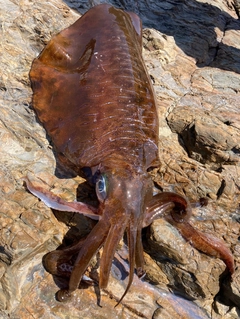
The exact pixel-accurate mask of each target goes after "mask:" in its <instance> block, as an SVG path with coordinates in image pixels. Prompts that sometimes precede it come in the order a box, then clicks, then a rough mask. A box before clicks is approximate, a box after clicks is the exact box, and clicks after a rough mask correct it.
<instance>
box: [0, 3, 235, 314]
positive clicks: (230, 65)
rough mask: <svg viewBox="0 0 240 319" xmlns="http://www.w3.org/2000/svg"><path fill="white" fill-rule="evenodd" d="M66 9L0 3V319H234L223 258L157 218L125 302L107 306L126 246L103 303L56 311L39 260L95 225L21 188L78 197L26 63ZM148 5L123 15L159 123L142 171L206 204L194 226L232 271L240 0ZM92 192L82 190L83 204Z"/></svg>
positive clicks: (122, 282)
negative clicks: (139, 28) (41, 117)
mask: <svg viewBox="0 0 240 319" xmlns="http://www.w3.org/2000/svg"><path fill="white" fill-rule="evenodd" d="M66 3H68V4H69V5H72V6H73V7H74V6H75V7H77V6H78V5H79V2H75V1H66ZM66 3H64V2H62V1H61V0H49V1H45V2H43V1H39V0H36V1H30V0H23V1H18V2H17V1H13V0H0V5H1V11H0V20H1V30H0V35H1V45H0V50H1V54H0V66H1V75H0V108H1V112H0V138H1V143H0V154H1V155H0V227H1V232H0V309H1V310H0V317H1V318H3V319H5V318H12V319H17V318H30V317H34V318H44V319H45V318H67V317H69V316H71V318H89V319H90V318H95V317H96V318H113V319H114V318H155V319H156V318H166V319H167V318H182V317H184V318H208V317H209V316H208V315H210V316H211V317H212V318H216V319H219V318H224V319H225V318H226V319H230V318H237V316H238V314H239V311H240V310H239V298H240V292H239V287H240V285H239V271H236V273H235V275H234V276H233V280H232V282H230V281H229V278H228V277H227V276H226V277H224V275H222V273H223V272H224V270H225V265H224V264H223V262H222V261H221V260H219V259H214V258H212V257H208V256H206V255H205V254H203V253H200V252H198V251H196V250H195V249H194V248H193V247H192V246H191V243H188V242H186V241H185V240H184V239H183V238H182V237H181V235H180V234H179V233H178V231H177V230H175V228H173V227H172V226H171V225H169V224H168V223H167V222H165V221H161V220H160V221H157V222H155V223H154V224H153V225H152V226H151V228H150V229H149V230H148V231H146V233H145V231H144V245H145V248H146V251H147V252H146V271H147V274H146V278H145V280H144V279H143V280H142V281H141V280H139V279H138V278H137V277H135V278H134V283H133V286H132V287H131V289H130V292H129V293H128V294H127V296H126V298H125V299H124V300H123V302H122V304H120V305H119V306H118V307H116V308H114V306H115V304H116V300H117V299H118V298H119V296H121V293H122V292H123V291H124V288H125V287H126V284H127V274H128V264H127V262H126V259H125V258H126V257H127V253H126V249H125V248H124V247H123V248H122V249H119V252H118V253H117V254H116V256H115V257H116V258H115V260H114V264H113V267H112V275H111V278H110V284H109V287H108V288H107V290H106V291H104V292H102V294H101V296H102V297H101V305H102V306H103V307H102V308H101V307H99V305H98V298H99V292H98V290H97V287H95V286H91V287H88V288H87V289H81V290H78V291H77V292H76V293H75V294H74V296H73V298H72V300H71V301H70V302H69V303H59V302H57V301H56V299H55V296H54V294H55V292H56V291H57V290H58V289H59V287H58V285H61V284H62V282H61V281H59V280H58V279H57V278H53V277H52V276H51V275H49V274H48V273H47V272H46V271H45V270H44V268H43V265H42V257H43V256H44V255H45V254H46V253H47V252H48V251H52V250H54V249H56V247H58V246H60V244H62V240H63V238H64V237H65V241H64V244H70V243H71V242H72V241H73V240H74V239H76V238H79V237H81V236H84V235H85V234H86V233H87V232H88V230H89V228H90V227H92V224H91V223H89V222H88V221H87V220H86V219H84V218H83V219H82V218H80V217H79V216H73V215H69V214H62V213H59V212H53V211H51V210H50V209H48V208H47V207H46V206H45V205H44V204H43V203H42V202H40V201H39V200H38V199H37V198H35V197H33V196H32V195H31V194H29V193H28V192H27V190H26V188H25V187H24V185H23V181H22V179H21V178H22V177H24V176H26V175H28V174H30V175H31V176H32V177H34V178H35V179H36V180H39V181H40V182H41V181H44V182H45V183H46V184H47V185H49V188H51V189H52V190H53V191H54V192H55V193H56V194H58V195H59V196H62V197H64V198H65V199H67V200H73V199H75V198H76V193H77V189H78V184H79V182H80V181H81V180H80V179H79V178H78V177H75V178H71V177H72V172H68V171H64V168H60V171H59V172H60V173H59V172H57V171H56V167H57V165H56V161H55V157H54V154H53V151H52V147H51V146H50V145H49V141H48V139H47V137H46V133H45V131H44V129H43V128H42V126H41V125H40V124H39V123H38V121H37V120H36V116H35V114H34V112H33V110H32V109H31V94H32V91H31V88H30V82H29V77H28V74H29V70H30V68H31V63H32V60H33V59H34V58H35V57H36V56H37V55H38V54H39V53H40V51H41V50H42V48H43V47H44V45H45V44H46V43H47V41H48V40H49V39H50V38H51V36H52V35H53V34H56V33H57V32H59V31H60V30H62V29H64V28H65V27H67V26H68V25H70V24H72V23H73V22H74V21H75V20H76V19H77V18H78V17H79V14H78V13H76V11H73V10H71V9H70V8H69V7H68V6H67V4H66ZM145 3H146V2H144V1H142V2H140V1H138V2H137V3H136V2H133V3H132V5H131V3H129V4H127V3H126V6H127V5H128V6H129V7H128V8H127V9H128V10H132V11H136V12H139V13H140V15H141V17H142V19H143V23H144V25H145V26H147V27H149V29H146V30H145V31H144V37H143V46H144V50H143V52H144V58H145V61H146V64H147V67H148V70H149V73H150V75H151V77H152V79H153V83H154V87H155V91H156V94H157V101H158V113H159V121H160V132H159V136H160V141H159V154H160V159H161V164H160V166H159V167H158V168H157V169H155V170H154V171H152V172H151V174H152V176H153V180H154V182H155V186H156V187H158V188H160V189H162V190H165V191H166V190H172V191H176V192H178V193H180V194H184V195H186V196H188V198H189V199H190V200H193V201H197V200H198V198H200V197H208V198H209V202H210V203H209V206H207V207H202V208H201V207H200V208H196V209H195V210H194V211H193V217H192V223H193V224H194V225H195V227H197V228H198V229H200V230H202V231H205V232H208V233H211V234H214V235H215V236H217V237H219V238H223V239H224V240H225V242H226V243H227V245H228V246H229V247H230V248H231V250H232V252H233V254H234V257H235V262H236V266H238V267H239V263H240V248H239V247H240V245H239V201H240V194H239V189H240V171H239V147H240V143H239V140H240V138H239V137H240V135H239V129H240V115H239V106H240V64H239V61H240V46H239V43H240V41H239V40H240V22H239V20H238V19H237V18H238V16H237V13H238V14H239V11H238V0H235V1H234V2H233V1H210V0H209V1H208V2H205V1H198V2H197V1H181V2H176V3H175V2H173V1H167V0H166V1H163V2H160V1H159V2H149V3H148V7H147V8H146V7H145ZM83 5H85V2H83ZM86 6H89V4H88V3H86ZM235 9H236V10H235ZM153 28H155V29H153ZM58 173H59V174H58ZM61 174H62V177H63V176H64V178H62V179H59V178H58V177H59V176H60V175H61ZM89 194H90V191H89V190H88V189H87V190H86V191H85V193H84V195H83V196H86V197H89ZM92 200H93V201H94V198H93V199H92ZM54 214H55V215H54ZM66 234H67V235H66ZM65 235H66V236H65ZM148 281H149V282H148ZM169 291H170V292H169ZM172 291H174V292H177V293H179V294H181V295H182V296H183V297H187V298H191V299H193V300H194V301H189V300H186V299H184V298H183V299H182V298H180V297H177V296H175V295H173V294H172V293H171V292H172ZM216 295H218V297H217V298H216ZM214 300H215V304H214ZM198 306H199V307H198ZM201 308H202V309H201Z"/></svg>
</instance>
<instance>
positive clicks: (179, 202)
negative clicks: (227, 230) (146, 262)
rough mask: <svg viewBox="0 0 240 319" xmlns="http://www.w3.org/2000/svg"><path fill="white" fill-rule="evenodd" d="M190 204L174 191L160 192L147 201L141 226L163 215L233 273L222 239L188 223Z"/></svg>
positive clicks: (195, 244)
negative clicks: (221, 261)
mask: <svg viewBox="0 0 240 319" xmlns="http://www.w3.org/2000/svg"><path fill="white" fill-rule="evenodd" d="M190 216H191V205H190V203H189V202H188V200H187V199H185V198H184V197H182V196H180V195H177V194H174V193H170V192H169V193H160V194H157V195H155V196H153V198H152V199H151V201H150V202H149V203H148V207H147V213H146V216H145V219H144V222H143V226H144V227H145V226H148V225H149V224H150V223H151V222H152V221H154V220H155V219H157V218H159V217H164V218H165V219H166V220H167V221H168V222H170V223H171V224H172V225H173V226H174V227H176V228H177V229H178V230H179V232H180V233H181V235H182V236H183V237H184V238H185V239H186V240H189V241H190V242H191V244H192V245H193V246H194V247H195V248H196V249H198V250H200V251H202V252H204V253H206V254H207V255H210V256H214V257H218V258H220V259H222V260H223V261H224V263H225V264H226V266H227V268H228V270H229V272H230V274H231V275H232V274H233V273H234V258H233V255H232V253H231V251H230V249H229V248H228V247H227V246H226V244H225V243H224V241H223V240H221V239H219V238H216V237H214V236H212V235H210V234H206V233H202V232H201V231H199V230H197V229H196V228H194V227H193V226H192V225H191V224H190V223H189V218H190Z"/></svg>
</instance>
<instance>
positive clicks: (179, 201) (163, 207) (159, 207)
mask: <svg viewBox="0 0 240 319" xmlns="http://www.w3.org/2000/svg"><path fill="white" fill-rule="evenodd" d="M169 214H171V216H172V218H173V219H174V220H175V221H176V222H183V221H186V220H188V219H189V218H190V216H191V214H192V210H191V206H190V204H189V202H188V200H187V199H186V198H184V197H182V196H180V195H178V194H175V193H171V192H164V193H159V194H157V195H155V196H153V197H152V199H151V201H150V202H149V203H148V206H147V209H146V214H145V218H144V221H143V227H146V226H148V225H150V224H151V223H152V222H153V221H154V220H155V219H158V218H160V217H164V216H165V215H169Z"/></svg>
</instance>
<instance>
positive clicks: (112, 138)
mask: <svg viewBox="0 0 240 319" xmlns="http://www.w3.org/2000/svg"><path fill="white" fill-rule="evenodd" d="M30 79H31V83H32V89H33V108H34V110H35V112H36V114H37V116H38V118H39V120H40V122H41V123H42V124H43V126H44V128H45V129H46V131H47V134H48V135H49V137H50V138H51V140H52V143H53V145H54V148H55V151H56V154H58V155H59V160H61V161H62V163H64V165H65V167H67V168H69V169H70V168H71V169H72V168H74V170H75V171H76V172H77V174H79V175H81V176H83V175H84V176H86V179H88V180H89V181H90V180H91V182H93V183H94V184H95V189H96V194H97V197H98V201H99V205H98V208H94V207H92V206H90V205H87V204H85V203H82V202H72V203H70V202H66V201H64V200H63V199H61V198H59V197H58V196H56V195H54V194H52V193H51V192H50V191H47V190H45V189H44V188H40V187H37V186H34V184H33V183H32V182H31V181H30V180H29V179H28V178H26V179H25V181H26V184H27V187H28V189H29V191H30V192H31V193H33V194H34V195H36V196H37V197H39V198H40V199H41V200H42V201H44V203H46V205H47V206H48V207H51V208H54V209H57V210H62V211H71V212H78V213H80V214H83V215H86V216H88V217H90V218H93V219H95V220H98V222H97V224H96V225H95V226H94V228H93V229H92V231H91V232H90V234H89V235H88V236H87V238H86V239H85V240H84V241H81V242H79V243H78V244H76V245H75V246H73V247H70V248H67V249H65V250H64V249H63V250H56V251H55V252H50V253H49V255H48V256H47V258H46V267H47V269H49V271H50V272H51V273H55V274H58V273H61V271H62V272H64V270H63V267H61V263H64V262H65V261H66V260H70V258H71V256H72V255H73V254H77V257H76V258H75V260H74V263H73V267H72V269H71V272H70V274H69V277H70V279H69V285H68V288H67V289H61V290H59V292H58V295H57V298H58V300H60V301H61V300H66V299H67V298H68V297H69V296H70V295H71V293H72V292H73V291H75V290H76V289H78V287H79V284H80V281H81V279H82V277H83V275H84V273H85V271H86V268H87V267H88V265H89V263H90V261H91V259H92V257H93V256H94V255H95V254H96V253H97V252H98V250H99V249H100V248H101V247H103V252H102V256H101V260H100V273H99V287H100V288H106V287H107V285H108V279H109V274H110V270H111V265H112V260H113V258H114V254H115V251H116V249H117V246H118V243H119V241H120V240H121V238H122V237H123V234H124V232H125V231H126V234H127V240H128V249H129V265H130V266H129V280H128V285H127V287H126V289H125V292H124V294H123V296H122V297H121V298H120V300H119V302H120V301H121V300H122V299H123V297H124V296H125V295H126V293H127V291H128V290H129V288H130V286H131V284H132V281H133V276H134V272H135V269H136V272H137V273H139V274H140V273H141V272H142V270H143V269H144V258H143V246H142V239H141V233H142V228H143V227H146V226H148V225H149V224H150V223H152V221H153V220H154V219H156V218H159V217H164V216H168V217H167V218H168V220H169V219H171V220H172V221H173V224H174V226H176V227H178V225H179V230H180V232H181V233H182V235H183V236H184V237H185V238H186V239H188V240H191V242H192V243H193V245H195V246H196V247H197V248H198V249H200V250H201V247H203V246H204V247H203V250H204V252H205V253H209V254H211V255H214V256H218V257H220V258H222V259H223V260H224V261H225V263H226V265H227V266H228V268H229V270H230V272H231V273H233V271H234V262H233V257H232V254H231V252H230V250H228V249H227V248H226V247H225V246H224V243H223V242H222V241H220V240H217V239H215V238H214V237H206V236H205V235H204V234H203V233H201V232H199V231H197V230H195V228H194V227H193V226H191V224H190V222H189V221H188V220H189V217H190V216H191V207H190V204H189V202H188V200H187V199H186V198H184V197H182V196H180V195H177V194H175V193H171V192H165V193H164V192H163V193H160V194H157V195H155V196H153V192H152V181H151V177H150V176H149V173H148V171H149V169H150V168H152V167H156V166H157V165H158V163H159V157H158V135H159V134H158V129H159V128H158V116H157V109H156V101H155V95H154V91H153V87H152V84H151V80H150V77H149V75H148V73H147V69H146V66H145V64H144V61H143V58H142V26H141V20H140V18H139V17H138V16H137V15H136V14H134V13H130V12H124V11H122V10H120V9H116V8H114V7H112V6H111V5H108V4H101V5H97V6H95V7H93V8H91V9H90V10H89V11H88V12H87V13H85V14H84V15H83V16H82V17H81V18H80V19H79V20H77V21H76V22H75V23H74V24H73V25H71V26H70V27H68V28H67V29H65V30H63V31H62V32H60V33H59V34H57V35H55V36H54V37H53V38H52V39H51V40H50V42H49V43H48V44H47V46H46V47H45V49H44V50H43V51H42V52H41V54H40V55H39V57H38V58H36V59H35V60H34V61H33V64H32V68H31V71H30ZM204 240H205V241H204Z"/></svg>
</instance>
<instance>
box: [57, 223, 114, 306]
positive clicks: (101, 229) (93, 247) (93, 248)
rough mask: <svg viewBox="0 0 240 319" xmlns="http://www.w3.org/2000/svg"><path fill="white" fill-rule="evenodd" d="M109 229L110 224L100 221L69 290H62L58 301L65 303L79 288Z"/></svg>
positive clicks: (85, 246)
mask: <svg viewBox="0 0 240 319" xmlns="http://www.w3.org/2000/svg"><path fill="white" fill-rule="evenodd" d="M109 229H110V224H109V222H108V221H106V220H100V221H99V222H98V223H97V225H96V226H95V227H94V228H93V230H92V231H91V233H90V234H89V235H88V237H87V238H86V240H85V241H84V243H83V245H82V247H81V249H80V252H79V254H78V256H77V259H76V261H75V264H74V267H73V271H72V274H71V277H70V281H69V288H68V289H61V290H59V291H58V293H57V299H58V300H59V301H65V300H66V299H68V298H69V297H70V295H71V293H72V292H73V291H74V290H76V289H77V288H78V286H79V284H80V281H81V278H82V276H83V274H84V272H85V270H86V268H87V266H88V265H89V262H90V261H91V259H92V257H93V256H94V255H95V254H96V252H97V251H98V250H99V249H100V248H101V246H102V245H103V243H104V241H105V239H106V237H107V234H108V232H109Z"/></svg>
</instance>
